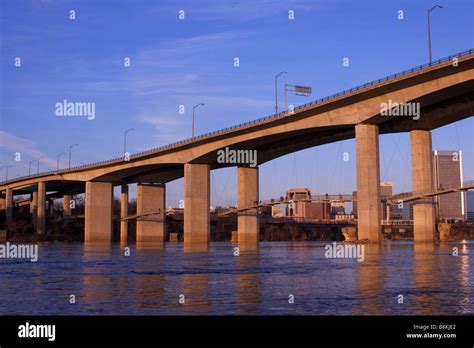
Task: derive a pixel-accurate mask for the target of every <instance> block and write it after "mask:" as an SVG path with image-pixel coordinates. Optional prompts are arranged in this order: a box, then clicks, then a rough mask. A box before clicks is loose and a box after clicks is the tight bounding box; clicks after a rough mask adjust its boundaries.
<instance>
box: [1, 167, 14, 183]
mask: <svg viewBox="0 0 474 348" xmlns="http://www.w3.org/2000/svg"><path fill="white" fill-rule="evenodd" d="M3 168H5V169H6V170H5V181H8V168H11V165H7V166H3V167H1V168H0V169H3Z"/></svg>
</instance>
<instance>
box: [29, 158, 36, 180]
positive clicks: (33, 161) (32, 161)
mask: <svg viewBox="0 0 474 348" xmlns="http://www.w3.org/2000/svg"><path fill="white" fill-rule="evenodd" d="M35 162H36V160H35V159H34V160H31V161H30V167H29V168H28V176H30V175H31V165H32V164H33V163H35Z"/></svg>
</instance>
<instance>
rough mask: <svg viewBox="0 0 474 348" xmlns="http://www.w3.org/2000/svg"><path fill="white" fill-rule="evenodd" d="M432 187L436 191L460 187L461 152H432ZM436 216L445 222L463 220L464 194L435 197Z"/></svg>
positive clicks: (461, 179)
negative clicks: (433, 186)
mask: <svg viewBox="0 0 474 348" xmlns="http://www.w3.org/2000/svg"><path fill="white" fill-rule="evenodd" d="M433 170H434V185H435V187H436V188H437V189H438V190H443V188H449V187H460V186H461V183H462V182H463V172H462V152H461V151H446V150H443V151H441V150H435V151H433ZM435 202H436V210H437V216H438V218H440V219H446V220H451V219H454V220H464V213H465V205H464V193H462V192H453V193H448V194H445V195H439V196H436V197H435Z"/></svg>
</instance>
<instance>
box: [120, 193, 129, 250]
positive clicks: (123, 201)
mask: <svg viewBox="0 0 474 348" xmlns="http://www.w3.org/2000/svg"><path fill="white" fill-rule="evenodd" d="M126 217H128V185H127V184H124V185H122V193H121V195H120V243H127V238H128V220H124V219H125V218H126Z"/></svg>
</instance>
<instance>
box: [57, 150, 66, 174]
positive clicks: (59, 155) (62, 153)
mask: <svg viewBox="0 0 474 348" xmlns="http://www.w3.org/2000/svg"><path fill="white" fill-rule="evenodd" d="M62 155H66V154H65V153H64V152H61V153H60V154H58V164H57V166H56V170H59V157H61V156H62Z"/></svg>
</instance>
